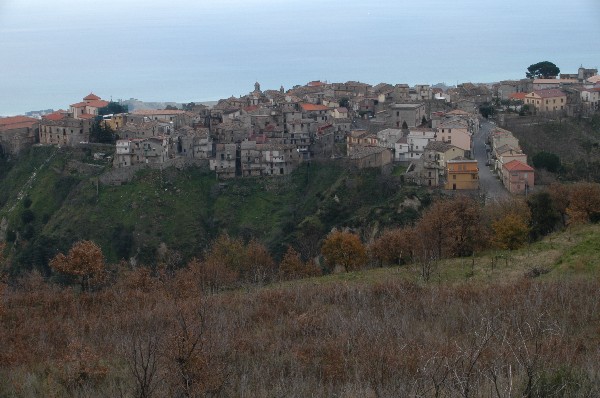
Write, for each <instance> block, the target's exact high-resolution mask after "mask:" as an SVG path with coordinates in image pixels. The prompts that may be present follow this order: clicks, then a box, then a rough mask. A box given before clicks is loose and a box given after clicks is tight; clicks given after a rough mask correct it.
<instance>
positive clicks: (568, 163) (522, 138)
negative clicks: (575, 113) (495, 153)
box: [504, 115, 600, 182]
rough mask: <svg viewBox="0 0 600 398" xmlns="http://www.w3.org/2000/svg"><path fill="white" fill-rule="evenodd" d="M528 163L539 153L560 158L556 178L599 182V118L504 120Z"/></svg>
mask: <svg viewBox="0 0 600 398" xmlns="http://www.w3.org/2000/svg"><path fill="white" fill-rule="evenodd" d="M504 127H505V128H507V129H508V130H510V131H512V132H513V134H514V135H515V137H517V138H518V139H519V143H520V144H521V146H522V148H523V150H524V151H525V153H527V155H528V156H529V159H532V157H533V156H534V155H535V154H537V153H539V152H542V151H545V152H550V153H553V154H556V155H558V156H559V157H560V159H561V162H562V165H563V169H562V170H561V171H560V173H559V175H560V177H561V178H562V179H567V180H589V181H595V182H600V116H598V115H595V116H593V117H588V118H560V119H558V120H553V121H548V120H547V119H544V118H541V117H536V116H532V117H517V116H514V117H507V119H506V126H504Z"/></svg>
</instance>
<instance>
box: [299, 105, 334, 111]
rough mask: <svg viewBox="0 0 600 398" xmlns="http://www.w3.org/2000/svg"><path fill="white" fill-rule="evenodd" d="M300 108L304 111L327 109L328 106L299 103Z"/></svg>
mask: <svg viewBox="0 0 600 398" xmlns="http://www.w3.org/2000/svg"><path fill="white" fill-rule="evenodd" d="M300 106H301V107H302V110H303V111H305V112H311V111H328V110H329V107H328V106H325V105H315V104H300Z"/></svg>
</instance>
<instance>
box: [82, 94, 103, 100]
mask: <svg viewBox="0 0 600 398" xmlns="http://www.w3.org/2000/svg"><path fill="white" fill-rule="evenodd" d="M99 99H100V97H98V96H97V95H96V94H94V93H89V94H88V95H86V96H85V97H83V100H84V101H95V100H99Z"/></svg>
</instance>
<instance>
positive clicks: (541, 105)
mask: <svg viewBox="0 0 600 398" xmlns="http://www.w3.org/2000/svg"><path fill="white" fill-rule="evenodd" d="M525 105H530V106H533V107H535V110H536V111H537V112H557V111H562V110H564V109H565V107H566V106H567V94H565V93H564V92H563V91H561V90H559V89H555V88H553V89H548V90H537V91H532V92H530V93H529V94H527V95H526V96H525Z"/></svg>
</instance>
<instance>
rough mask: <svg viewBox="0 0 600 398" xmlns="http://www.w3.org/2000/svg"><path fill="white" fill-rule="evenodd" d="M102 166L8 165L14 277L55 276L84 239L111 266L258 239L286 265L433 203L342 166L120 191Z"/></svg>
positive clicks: (196, 175)
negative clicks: (288, 252)
mask: <svg viewBox="0 0 600 398" xmlns="http://www.w3.org/2000/svg"><path fill="white" fill-rule="evenodd" d="M95 163H96V164H94V161H93V160H92V158H91V153H90V151H89V150H87V151H86V150H81V149H66V148H63V149H60V150H57V149H55V148H48V147H35V148H32V150H31V151H30V152H29V153H27V154H24V155H23V156H22V157H20V158H19V159H18V160H17V161H15V162H13V163H12V164H11V165H10V167H9V171H7V172H5V174H4V175H3V176H2V179H1V180H0V192H1V194H0V195H1V196H0V205H2V208H1V210H0V217H2V218H5V219H6V221H7V223H5V231H6V232H5V234H6V237H7V240H8V241H9V243H11V245H12V247H11V255H12V257H11V258H12V260H13V261H12V263H13V265H14V269H13V271H15V272H16V271H18V270H19V269H23V268H24V269H32V268H35V269H39V270H42V271H44V272H47V271H48V269H47V262H48V260H49V259H50V258H51V257H53V256H54V255H55V254H56V253H58V251H66V250H67V249H68V248H69V247H70V246H71V244H72V243H73V242H74V241H76V240H80V239H91V240H94V241H95V242H97V243H98V244H100V246H101V247H102V250H103V252H104V254H105V256H106V257H107V259H108V260H109V261H111V262H117V261H119V260H120V259H123V258H124V259H129V258H134V259H135V261H136V262H137V263H138V264H139V263H143V264H148V265H152V264H154V263H155V261H156V258H157V256H156V253H157V250H158V248H159V247H161V246H162V247H163V248H164V246H165V245H166V248H167V249H168V250H170V252H171V253H176V254H177V255H176V257H177V258H180V262H181V264H183V263H184V262H185V261H187V260H189V259H190V258H191V257H193V256H201V255H202V253H203V250H204V249H205V248H206V247H207V245H208V244H209V243H210V242H211V241H212V240H213V239H214V238H215V237H216V236H217V235H218V234H220V233H222V232H227V233H229V234H231V235H234V236H240V237H242V238H244V239H251V238H256V239H258V240H259V241H261V242H263V243H264V244H265V245H267V247H268V248H269V250H270V251H271V252H272V253H274V254H275V255H276V256H279V255H281V253H282V252H283V251H284V250H285V247H286V245H287V244H289V243H292V242H293V243H294V245H296V244H298V245H300V246H302V244H303V243H305V246H311V245H310V244H309V243H310V242H313V241H315V240H317V241H318V240H319V239H320V238H322V237H323V236H324V235H326V234H327V232H328V231H329V230H330V229H331V228H332V227H334V226H338V227H339V226H349V227H356V228H358V229H359V230H360V232H361V233H364V234H367V235H366V237H368V236H369V234H372V233H374V232H375V231H377V230H378V229H380V228H382V227H384V226H386V225H391V224H395V225H398V224H400V225H402V224H403V223H407V222H410V221H412V220H414V219H415V218H416V217H417V216H418V211H419V208H420V206H421V205H422V204H427V203H428V201H429V194H427V193H425V192H423V191H420V190H418V189H416V188H414V187H407V186H403V185H402V184H401V182H400V176H394V175H390V176H385V175H381V174H380V173H379V172H378V171H377V170H368V171H357V170H351V169H348V168H347V167H345V166H344V164H343V163H341V162H340V163H338V162H324V163H321V162H310V163H305V164H303V165H302V166H301V167H300V168H299V169H298V170H297V171H296V172H295V173H293V174H292V175H291V176H286V177H284V178H275V179H265V178H250V179H236V180H231V181H225V182H218V181H216V179H215V176H214V173H212V172H210V171H209V170H207V169H203V168H189V169H185V170H177V169H166V170H164V171H152V170H146V171H143V172H140V173H139V174H138V175H137V176H136V178H135V179H134V181H132V182H131V183H127V184H123V185H121V186H104V185H102V184H97V175H98V174H99V173H101V172H102V170H103V168H105V167H108V166H107V165H106V164H104V163H101V162H95ZM34 172H35V177H34V178H32V176H33V175H34ZM373 193H377V194H375V195H374V194H373ZM19 197H20V198H21V199H20V200H18V199H17V198H19ZM25 198H28V199H25ZM406 199H411V200H409V201H406ZM405 201H406V206H405V205H404V203H405ZM29 202H30V203H29ZM365 220H366V221H365ZM313 243H314V242H313ZM312 246H314V244H313V245H312ZM312 254H314V253H310V251H308V252H306V253H305V254H304V255H305V256H309V255H312Z"/></svg>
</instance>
